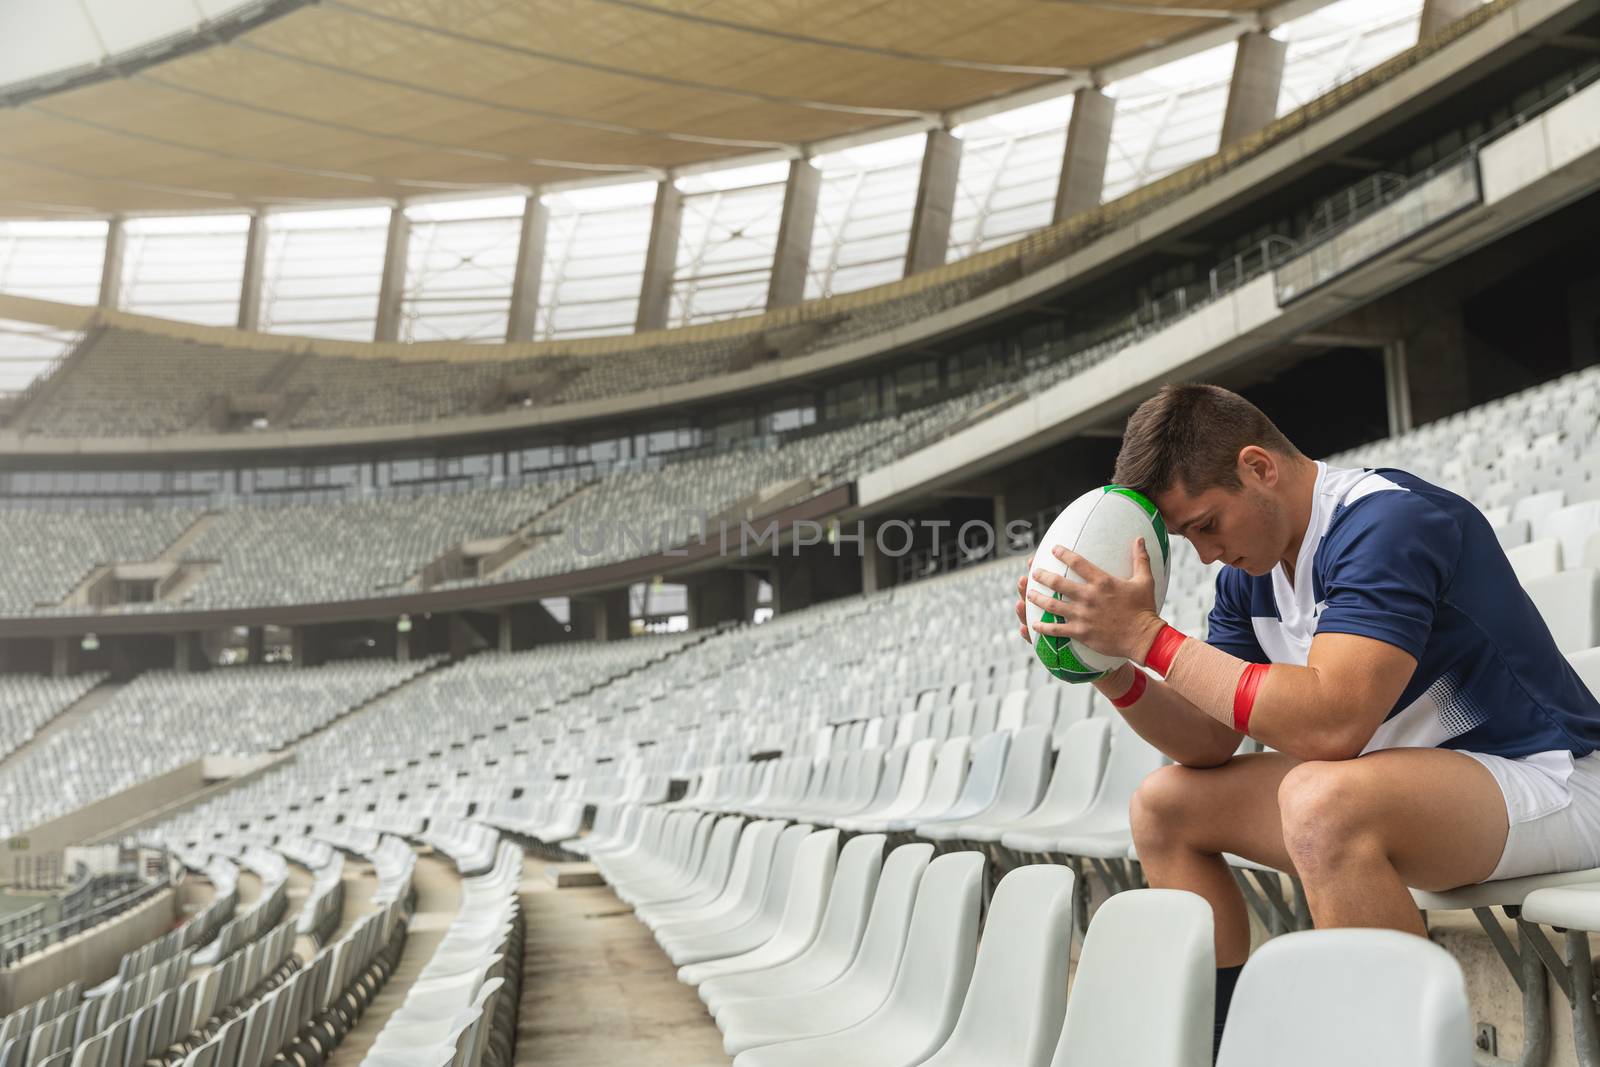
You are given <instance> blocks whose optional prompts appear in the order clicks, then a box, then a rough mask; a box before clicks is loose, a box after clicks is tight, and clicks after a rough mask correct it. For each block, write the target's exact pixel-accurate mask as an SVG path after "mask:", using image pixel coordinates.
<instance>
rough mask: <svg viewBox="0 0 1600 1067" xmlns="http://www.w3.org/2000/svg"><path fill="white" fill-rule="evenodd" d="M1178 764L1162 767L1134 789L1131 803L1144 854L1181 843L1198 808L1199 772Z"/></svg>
mask: <svg viewBox="0 0 1600 1067" xmlns="http://www.w3.org/2000/svg"><path fill="white" fill-rule="evenodd" d="M1200 773H1204V772H1197V771H1194V770H1191V769H1189V768H1187V767H1180V766H1177V765H1176V764H1172V765H1168V766H1165V767H1161V768H1158V769H1157V770H1156V771H1155V772H1154V773H1152V774H1150V775H1148V776H1147V777H1146V778H1145V780H1144V781H1143V782H1141V783H1140V784H1139V788H1138V789H1136V790H1134V793H1133V800H1132V802H1131V803H1130V804H1129V806H1128V818H1129V828H1130V829H1131V830H1132V831H1133V843H1134V845H1135V846H1137V847H1138V849H1139V851H1140V852H1141V853H1142V854H1149V853H1153V852H1155V851H1158V850H1160V849H1164V848H1171V847H1173V846H1175V845H1181V844H1182V843H1183V839H1184V831H1185V828H1186V826H1187V825H1188V820H1189V818H1190V817H1191V816H1192V815H1193V814H1194V812H1195V810H1196V806H1197V805H1196V790H1195V786H1196V784H1197V783H1196V780H1195V778H1196V775H1197V774H1200Z"/></svg>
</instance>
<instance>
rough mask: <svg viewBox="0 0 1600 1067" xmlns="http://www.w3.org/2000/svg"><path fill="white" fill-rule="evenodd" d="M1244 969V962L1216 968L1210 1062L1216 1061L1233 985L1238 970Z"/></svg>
mask: <svg viewBox="0 0 1600 1067" xmlns="http://www.w3.org/2000/svg"><path fill="white" fill-rule="evenodd" d="M1242 970H1244V964H1242V963H1241V964H1240V965H1239V966H1237V967H1218V968H1217V1014H1216V1018H1215V1020H1214V1021H1215V1024H1216V1029H1215V1030H1214V1031H1213V1033H1212V1038H1211V1062H1212V1063H1215V1062H1216V1061H1217V1051H1218V1050H1219V1049H1221V1048H1222V1028H1223V1027H1224V1026H1225V1025H1227V1022H1228V1007H1229V1005H1231V1004H1232V1003H1233V987H1234V986H1236V985H1238V984H1239V972H1240V971H1242Z"/></svg>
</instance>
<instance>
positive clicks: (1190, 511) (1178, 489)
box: [1151, 482, 1234, 534]
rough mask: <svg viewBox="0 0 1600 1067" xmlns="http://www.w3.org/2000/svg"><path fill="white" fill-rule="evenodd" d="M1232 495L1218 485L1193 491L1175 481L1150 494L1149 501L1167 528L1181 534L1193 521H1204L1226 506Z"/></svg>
mask: <svg viewBox="0 0 1600 1067" xmlns="http://www.w3.org/2000/svg"><path fill="white" fill-rule="evenodd" d="M1233 496H1234V494H1233V493H1231V492H1229V491H1228V490H1226V489H1223V488H1221V487H1220V486H1217V487H1213V488H1210V489H1206V490H1202V491H1201V492H1199V493H1195V492H1191V491H1190V490H1189V488H1188V487H1187V486H1185V485H1184V484H1183V483H1181V482H1177V483H1174V484H1173V485H1172V487H1171V488H1169V489H1167V490H1165V491H1163V492H1160V493H1154V494H1152V495H1151V502H1152V503H1154V504H1155V506H1156V510H1157V511H1159V512H1161V518H1162V521H1164V522H1165V523H1166V524H1167V529H1169V530H1171V531H1173V532H1174V533H1179V534H1181V533H1183V532H1184V531H1185V530H1187V529H1188V528H1189V527H1190V526H1191V525H1193V524H1194V523H1196V522H1204V521H1205V520H1206V518H1207V517H1209V516H1212V515H1215V514H1216V513H1217V512H1218V511H1220V510H1222V509H1223V508H1225V507H1227V506H1228V503H1229V501H1230V500H1231V499H1232V497H1233Z"/></svg>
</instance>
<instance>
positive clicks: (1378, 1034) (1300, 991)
mask: <svg viewBox="0 0 1600 1067" xmlns="http://www.w3.org/2000/svg"><path fill="white" fill-rule="evenodd" d="M1332 1004H1337V1005H1339V1010H1338V1011H1330V1010H1328V1007H1329V1005H1332ZM1352 1020H1359V1021H1360V1024H1359V1025H1351V1021H1352ZM1471 1034H1472V1030H1471V1016H1470V1015H1469V1014H1468V1010H1467V989H1466V980H1465V978H1464V977H1463V975H1462V973H1461V965H1460V964H1459V963H1457V962H1456V961H1455V958H1454V957H1452V956H1451V955H1450V953H1449V952H1447V951H1445V950H1444V949H1442V948H1440V947H1439V946H1438V945H1435V944H1433V943H1432V942H1431V941H1427V940H1424V939H1423V938H1420V937H1414V936H1412V935H1411V934H1404V933H1400V932H1399V931H1397V930H1361V929H1348V930H1304V931H1299V932H1296V933H1290V934H1283V935H1282V936H1279V937H1275V938H1273V939H1272V940H1270V941H1268V942H1267V943H1266V944H1265V945H1262V946H1261V947H1260V948H1259V949H1257V950H1256V953H1255V955H1254V956H1252V957H1251V958H1250V962H1249V963H1247V964H1245V968H1244V973H1242V974H1241V975H1240V976H1239V985H1238V987H1237V988H1236V989H1235V991H1234V994H1233V1004H1232V1006H1231V1007H1230V1009H1229V1012H1228V1028H1227V1030H1225V1031H1224V1032H1223V1035H1222V1050H1221V1052H1220V1053H1219V1055H1218V1057H1217V1067H1267V1065H1269V1064H1271V1065H1273V1067H1277V1065H1279V1064H1282V1063H1284V1062H1285V1060H1286V1059H1289V1060H1292V1062H1293V1063H1294V1064H1295V1065H1296V1067H1334V1065H1336V1064H1337V1065H1340V1067H1343V1065H1345V1064H1351V1063H1360V1064H1362V1065H1363V1067H1470V1065H1471V1064H1472V1062H1473V1058H1472V1044H1471Z"/></svg>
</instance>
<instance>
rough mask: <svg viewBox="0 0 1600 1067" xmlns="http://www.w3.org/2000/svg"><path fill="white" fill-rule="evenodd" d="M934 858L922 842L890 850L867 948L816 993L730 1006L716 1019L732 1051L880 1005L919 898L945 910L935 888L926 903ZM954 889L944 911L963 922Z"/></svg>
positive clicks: (864, 939)
mask: <svg viewBox="0 0 1600 1067" xmlns="http://www.w3.org/2000/svg"><path fill="white" fill-rule="evenodd" d="M932 858H933V846H932V845H929V844H926V843H920V842H919V843H916V844H910V845H901V846H900V847H899V848H897V849H895V850H894V851H893V852H891V853H890V854H889V858H888V859H887V860H886V861H884V864H883V874H882V876H881V877H880V878H879V879H878V889H877V892H876V893H875V894H874V895H873V898H872V910H871V912H869V913H868V916H867V923H866V927H865V929H864V930H863V932H862V935H861V944H860V948H859V949H858V951H857V952H856V954H855V956H854V958H853V959H852V960H851V961H850V965H849V967H848V968H846V970H845V971H844V972H843V973H842V974H841V975H840V976H839V977H838V978H837V979H835V980H834V981H832V982H829V983H827V984H826V985H822V986H819V987H817V988H816V989H814V990H811V991H808V992H802V993H783V994H775V995H772V996H767V997H762V998H759V999H751V1000H746V1001H740V1002H738V1003H730V1004H725V1005H723V1006H722V1008H721V1010H720V1011H718V1012H717V1016H716V1019H717V1026H718V1028H720V1029H721V1030H722V1036H723V1049H724V1050H725V1051H726V1052H727V1053H728V1055H730V1056H737V1055H739V1054H740V1053H742V1052H744V1051H745V1050H747V1049H752V1048H758V1047H760V1046H763V1045H776V1044H778V1043H780V1042H787V1041H796V1040H799V1039H801V1038H808V1037H815V1036H819V1035H823V1034H833V1033H838V1032H839V1031H841V1030H844V1029H846V1028H848V1027H850V1026H853V1025H855V1024H856V1023H858V1022H860V1021H861V1020H863V1019H865V1018H866V1017H867V1016H869V1015H871V1014H872V1013H873V1012H874V1011H876V1010H877V1009H878V1007H879V1006H880V1005H881V1004H882V1003H883V1002H884V998H885V997H887V996H888V995H889V989H890V987H891V986H892V985H893V984H894V980H895V975H896V974H897V973H898V971H899V969H900V960H901V957H902V955H903V954H904V953H905V951H906V939H907V936H908V934H909V931H910V929H911V919H912V914H913V911H914V910H915V909H916V908H917V907H918V906H919V905H921V906H922V907H924V908H925V909H926V910H928V911H929V912H930V914H931V913H933V912H934V911H937V910H938V909H937V908H935V903H934V901H935V895H934V894H930V895H929V896H928V898H927V900H928V903H927V904H926V905H922V900H923V897H922V895H921V889H922V883H923V880H924V877H925V874H926V872H927V871H928V869H929V864H930V861H931V860H932ZM940 871H941V874H940V881H941V882H949V881H950V879H951V877H952V874H953V873H959V872H955V869H954V868H950V867H944V868H941V869H940ZM953 888H954V887H950V886H946V888H945V889H943V890H941V891H940V893H939V894H938V895H937V896H938V900H939V901H940V902H941V907H942V908H943V912H942V913H941V918H943V919H946V920H949V921H956V920H957V919H958V918H959V915H960V904H961V900H960V897H959V894H958V893H954V891H953Z"/></svg>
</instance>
